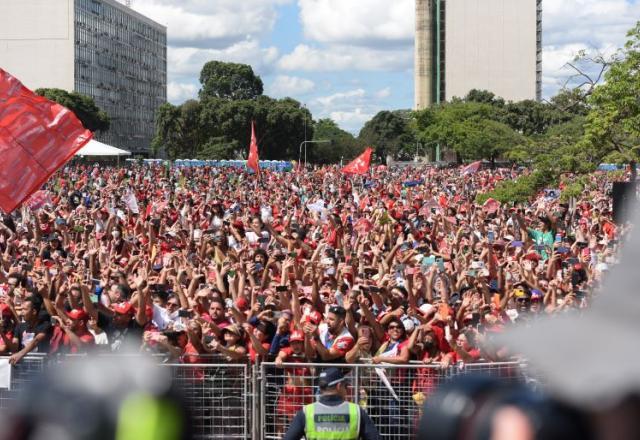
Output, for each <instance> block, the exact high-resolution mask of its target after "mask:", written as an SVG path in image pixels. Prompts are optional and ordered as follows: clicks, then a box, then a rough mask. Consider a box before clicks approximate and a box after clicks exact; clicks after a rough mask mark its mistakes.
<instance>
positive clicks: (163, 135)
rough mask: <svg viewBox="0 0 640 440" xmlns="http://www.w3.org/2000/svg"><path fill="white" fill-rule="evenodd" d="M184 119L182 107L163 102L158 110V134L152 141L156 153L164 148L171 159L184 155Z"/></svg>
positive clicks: (152, 147)
mask: <svg viewBox="0 0 640 440" xmlns="http://www.w3.org/2000/svg"><path fill="white" fill-rule="evenodd" d="M182 130H183V121H182V117H181V111H180V107H176V106H174V105H171V104H169V103H165V104H162V105H161V106H160V107H158V110H157V111H156V135H155V137H154V138H153V141H151V149H152V151H153V153H154V155H156V156H157V155H158V154H159V153H160V151H162V150H164V151H165V152H166V154H167V156H168V157H169V159H171V160H174V159H177V158H178V157H180V156H181V155H183V153H184V151H183V146H184V144H183V142H182V139H183V136H182Z"/></svg>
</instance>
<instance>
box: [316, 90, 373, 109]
mask: <svg viewBox="0 0 640 440" xmlns="http://www.w3.org/2000/svg"><path fill="white" fill-rule="evenodd" d="M365 95H366V92H365V91H364V89H355V90H349V91H348V92H339V93H334V94H333V95H329V96H324V97H320V98H317V99H316V101H317V102H318V103H320V104H321V105H323V106H325V107H330V106H333V105H335V104H336V103H338V102H340V101H354V100H356V101H357V100H359V99H361V98H364V97H365Z"/></svg>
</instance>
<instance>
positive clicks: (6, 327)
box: [0, 303, 15, 354]
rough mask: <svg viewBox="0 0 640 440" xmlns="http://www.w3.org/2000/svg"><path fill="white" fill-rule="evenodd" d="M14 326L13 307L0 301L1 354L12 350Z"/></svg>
mask: <svg viewBox="0 0 640 440" xmlns="http://www.w3.org/2000/svg"><path fill="white" fill-rule="evenodd" d="M14 326H15V322H14V317H13V312H11V308H10V307H9V306H8V305H7V304H4V303H0V354H7V353H9V352H10V351H11V345H12V344H11V340H12V339H13V328H14Z"/></svg>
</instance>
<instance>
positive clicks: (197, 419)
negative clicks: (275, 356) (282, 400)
mask: <svg viewBox="0 0 640 440" xmlns="http://www.w3.org/2000/svg"><path fill="white" fill-rule="evenodd" d="M162 366H163V367H165V368H169V369H170V370H171V376H172V378H173V381H174V383H175V384H176V385H177V386H179V387H180V389H181V391H182V394H183V396H184V399H185V401H186V404H187V408H188V409H189V412H190V414H191V419H192V425H191V428H192V433H193V438H196V439H246V438H250V437H251V429H252V426H251V421H252V415H251V413H252V407H253V401H252V400H253V399H252V393H251V392H250V391H251V390H250V388H251V384H252V381H251V375H250V372H251V367H250V366H249V365H246V364H162Z"/></svg>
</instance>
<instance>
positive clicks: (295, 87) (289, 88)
mask: <svg viewBox="0 0 640 440" xmlns="http://www.w3.org/2000/svg"><path fill="white" fill-rule="evenodd" d="M315 87H316V85H315V83H314V82H313V81H311V80H309V79H306V78H299V77H297V76H287V75H278V76H276V77H275V79H274V80H273V82H272V83H271V85H270V86H269V87H268V89H267V94H268V95H269V96H274V97H286V96H288V97H296V96H300V95H306V94H307V93H309V92H312V91H313V90H314V89H315Z"/></svg>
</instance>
